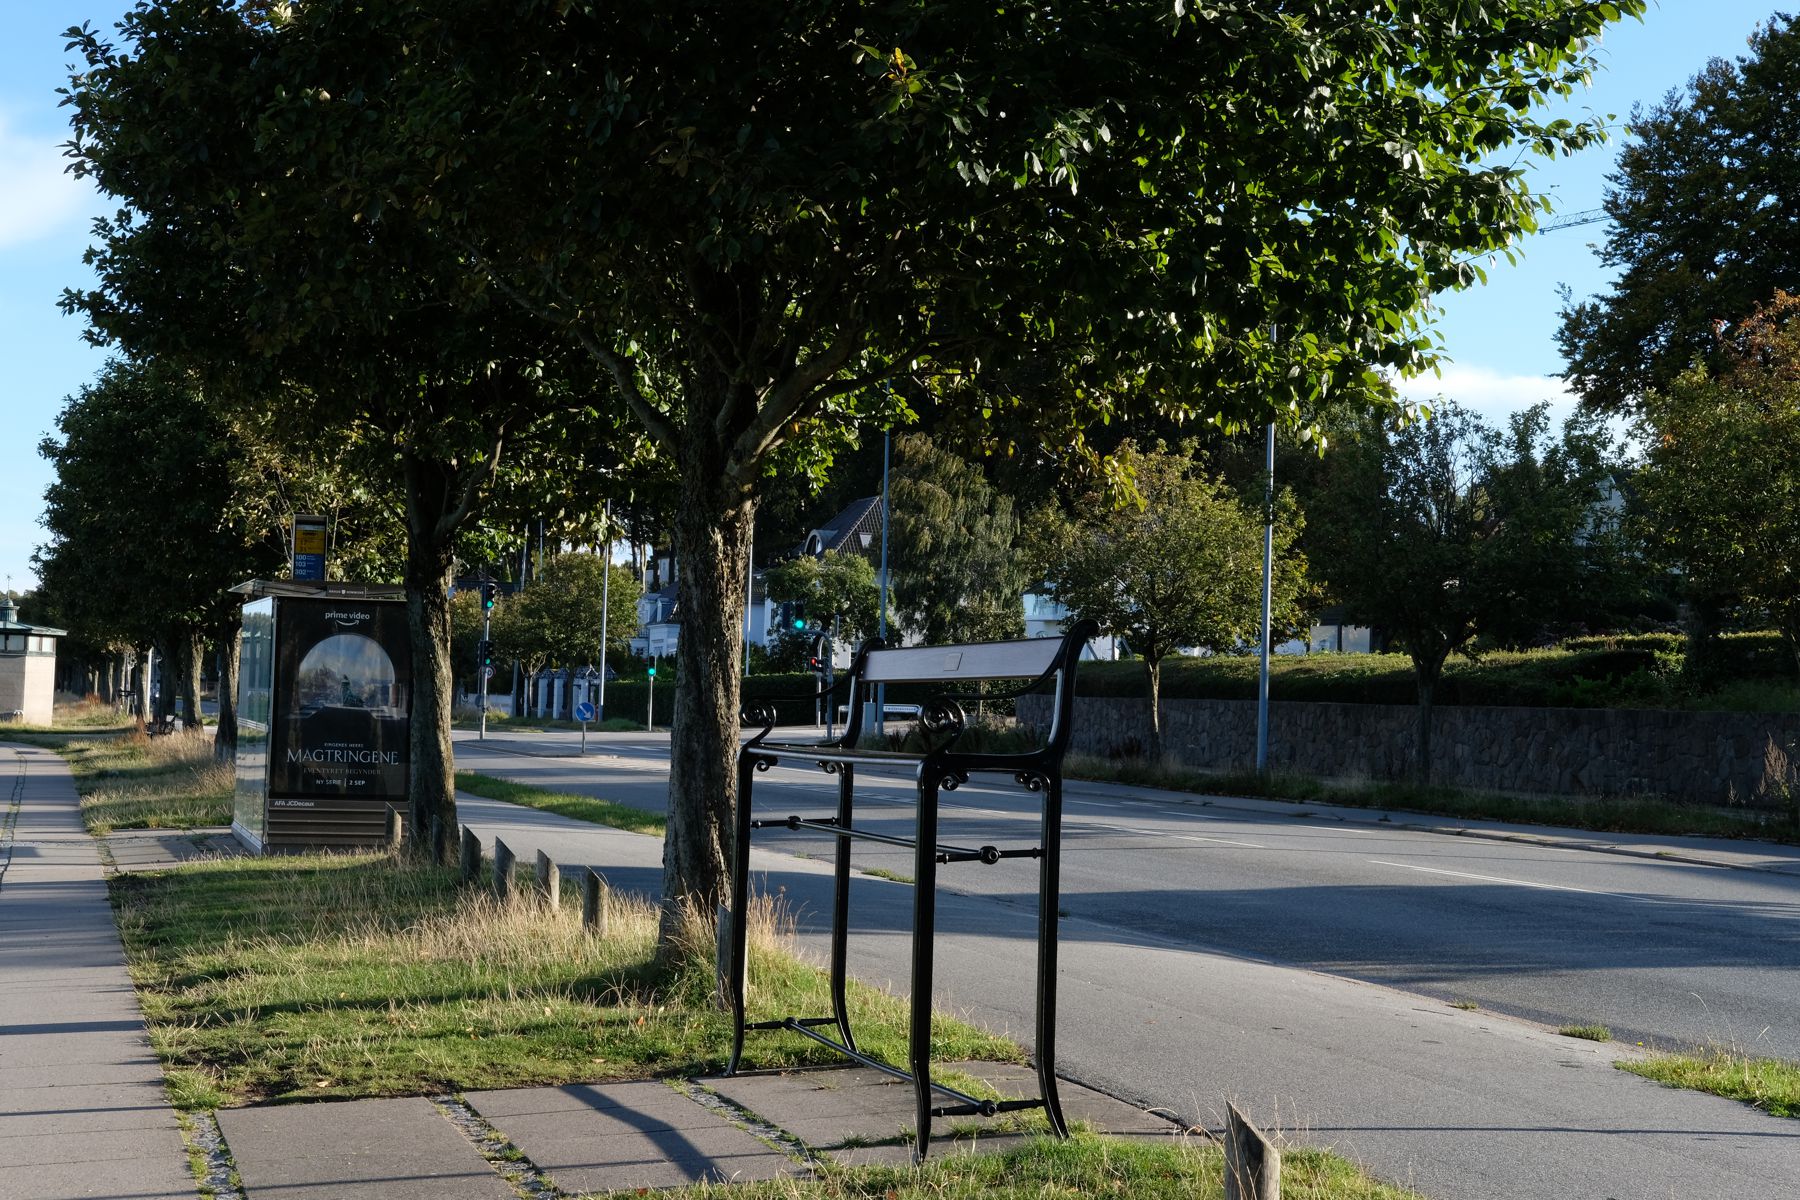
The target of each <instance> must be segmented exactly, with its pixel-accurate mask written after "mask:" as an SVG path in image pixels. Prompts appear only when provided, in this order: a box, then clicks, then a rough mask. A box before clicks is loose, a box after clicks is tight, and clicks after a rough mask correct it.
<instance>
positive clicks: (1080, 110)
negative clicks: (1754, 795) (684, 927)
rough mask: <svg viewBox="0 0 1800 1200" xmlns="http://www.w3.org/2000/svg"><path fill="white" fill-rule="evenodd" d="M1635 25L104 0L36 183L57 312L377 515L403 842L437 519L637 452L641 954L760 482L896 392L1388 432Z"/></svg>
mask: <svg viewBox="0 0 1800 1200" xmlns="http://www.w3.org/2000/svg"><path fill="white" fill-rule="evenodd" d="M1642 9H1643V4H1642V3H1641V0H1606V2H1602V0H1593V2H1586V0H1557V2H1555V3H1544V2H1543V0H1495V2H1490V3H1485V4H1482V5H1479V6H1470V5H1468V4H1466V3H1461V2H1454V3H1453V2H1451V0H1406V2H1403V3H1390V4H1385V5H1373V6H1344V5H1342V4H1338V3H1335V2H1327V0H1303V2H1302V3H1300V4H1298V5H1280V6H1272V5H1269V4H1267V3H1264V2H1263V0H1217V2H1213V3H1208V4H1205V5H1191V4H1177V5H1175V6H1173V7H1172V8H1171V6H1170V5H1169V4H1168V3H1167V2H1166V0H1125V2H1121V0H1083V2H1080V3H1072V4H1065V5H1060V6H1059V7H1058V9H1057V13H1056V17H1055V19H1054V20H1052V21H1046V20H1045V19H1043V17H1042V14H1041V12H1040V11H1039V10H1038V9H1036V8H1033V7H1031V6H1010V5H1003V6H993V5H985V6H984V5H949V6H946V5H941V4H937V3H931V2H928V0H899V2H896V3H889V4H884V5H880V6H869V5H867V4H863V3H856V2H852V0H820V2H818V3H812V4H803V5H795V4H792V3H789V2H787V0H779V2H778V0H746V2H744V3H738V4H733V5H727V6H720V5H716V4H711V3H690V2H688V0H658V2H657V3H654V4H648V5H644V4H639V5H611V4H599V3H586V2H582V0H577V2H575V3H570V2H568V0H508V2H504V3H495V2H494V0H432V2H431V3H425V2H424V0H373V2H371V0H309V2H308V3H305V4H298V5H286V4H281V5H268V4H263V3H247V2H246V3H238V2H233V0H147V2H146V3H144V4H140V5H138V6H136V7H135V8H134V9H133V10H132V11H131V13H130V14H128V15H127V16H126V18H125V19H124V21H123V23H122V26H121V31H120V41H118V42H114V41H113V40H112V39H111V38H110V37H109V36H107V35H103V34H101V33H98V32H95V31H92V30H87V29H79V30H75V31H72V32H71V40H72V43H73V46H74V49H75V50H76V52H77V53H78V54H79V55H80V57H81V59H82V60H83V62H82V67H81V69H80V71H79V73H78V74H77V75H76V76H75V78H74V79H73V80H72V82H71V86H70V89H69V95H68V102H69V106H70V110H71V113H72V114H73V119H74V128H75V135H74V139H73V142H72V144H71V147H70V154H71V158H72V161H73V162H74V164H75V168H76V170H78V171H79V172H81V173H83V174H85V175H87V176H89V177H91V178H92V179H93V180H94V181H95V182H96V183H97V184H98V186H99V187H100V188H101V189H102V190H103V191H104V192H106V193H107V194H108V195H110V196H112V197H114V198H116V200H117V204H118V209H117V211H116V214H115V215H114V216H111V217H108V218H106V219H104V220H102V221H101V222H100V223H99V225H98V227H97V240H96V245H95V248H94V251H93V254H92V256H91V257H92V262H93V265H94V267H95V269H96V272H97V275H98V282H97V284H96V286H95V287H94V288H93V289H92V290H91V291H88V292H85V293H80V294H75V295H71V296H70V297H69V306H70V307H71V308H72V309H75V310H77V311H80V312H82V313H83V314H85V315H86V316H87V317H88V319H89V320H90V322H91V323H92V325H93V327H94V329H95V331H96V336H97V337H99V338H101V339H103V340H106V341H109V342H111V343H113V344H115V345H117V346H118V347H120V348H121V350H122V351H124V352H125V353H126V354H128V355H129V356H130V357H131V358H132V359H133V360H134V361H138V362H155V363H175V364H179V365H180V369H182V370H183V371H187V372H192V373H194V374H196V375H197V376H198V377H199V378H201V379H202V380H203V382H204V388H203V395H204V397H205V401H206V403H207V404H208V405H209V406H211V407H216V408H217V409H218V410H220V411H222V412H225V413H228V414H230V416H231V419H232V420H233V421H234V422H236V423H237V424H238V425H240V426H248V427H251V428H255V429H257V430H259V431H262V432H264V433H266V434H267V435H268V436H272V437H275V438H276V439H278V441H279V442H280V444H281V445H282V446H283V447H284V448H293V449H294V450H295V451H296V453H298V452H299V451H300V450H301V449H303V448H311V447H328V448H334V449H335V448H337V447H343V446H354V447H355V448H356V453H357V454H358V455H359V459H358V461H359V463H360V464H361V465H360V468H359V474H360V477H361V478H363V479H365V480H368V481H370V482H371V485H372V486H379V487H380V488H382V489H383V490H384V491H385V492H386V494H387V495H389V496H391V497H393V498H394V500H395V505H394V510H395V511H396V512H397V513H398V514H399V515H400V517H401V518H402V521H401V524H402V527H403V529H404V532H405V539H404V556H403V570H402V572H401V573H402V576H403V579H404V582H405V584H406V585H407V592H408V604H409V615H410V621H411V628H412V631H413V637H414V648H413V653H414V663H415V671H416V676H415V680H416V686H415V694H414V702H415V703H414V721H413V728H414V745H413V753H412V763H413V783H412V786H413V791H414V797H413V805H412V807H413V810H414V811H413V816H414V821H413V822H412V825H413V827H414V828H418V829H427V828H431V827H434V826H435V827H437V828H439V829H441V830H444V831H451V830H454V829H455V828H456V822H455V817H454V793H453V781H452V777H451V773H450V771H451V763H450V747H449V732H448V731H449V715H450V714H449V705H450V697H451V691H452V688H451V659H450V651H449V645H450V621H449V610H448V600H447V599H446V596H447V592H448V584H449V582H450V580H451V578H452V576H453V572H454V568H455V564H456V560H457V557H458V553H459V550H461V551H463V557H464V559H465V561H483V559H484V557H489V556H491V555H488V556H484V555H482V554H481V553H479V552H476V553H470V552H469V549H470V548H469V547H467V546H463V545H461V541H462V539H465V538H469V537H471V536H476V535H477V534H478V533H479V531H480V530H481V529H482V528H483V527H484V522H485V523H486V527H487V528H493V529H504V528H508V527H513V528H516V527H517V525H516V523H514V524H510V525H509V523H508V522H506V521H503V520H499V519H497V518H498V517H499V516H500V515H501V514H503V513H504V512H505V510H506V508H507V507H508V505H509V503H512V502H515V501H520V500H529V501H531V508H534V509H535V510H536V511H543V512H549V513H553V514H555V513H561V514H563V520H564V521H565V522H566V523H567V524H569V525H571V526H579V525H581V524H582V523H584V522H585V523H586V524H587V525H588V526H589V527H590V528H589V529H588V530H587V536H586V537H582V538H577V539H576V540H582V541H587V542H597V541H599V540H602V538H603V537H604V536H607V534H606V531H602V530H598V529H594V528H592V527H593V526H595V525H597V524H598V523H599V522H598V514H599V513H600V512H601V511H602V510H601V504H600V500H601V499H603V498H605V497H607V496H611V497H613V498H615V499H619V500H621V501H623V500H624V499H626V498H627V497H628V496H634V495H636V494H637V486H636V484H635V483H634V482H633V472H634V471H635V470H636V469H637V468H638V467H640V466H641V465H643V464H645V463H646V462H647V461H654V463H655V464H656V468H655V470H652V471H649V472H647V473H648V474H651V475H654V476H656V477H658V478H659V479H661V480H662V481H663V485H664V486H666V484H667V483H668V482H669V481H671V480H672V481H673V483H674V485H675V486H674V491H673V495H674V501H673V508H674V515H673V522H672V533H673V543H674V547H675V552H676V556H677V558H678V560H679V563H680V569H679V572H678V576H677V578H678V592H679V601H678V602H679V605H680V609H681V614H682V630H683V636H682V639H681V650H680V655H681V668H680V671H679V673H678V675H679V681H680V682H679V685H678V687H677V689H676V696H675V703H674V718H673V720H674V728H675V739H674V748H673V752H672V770H671V782H670V788H671V796H670V812H669V822H668V853H667V855H666V859H665V861H666V879H665V886H664V900H665V903H666V905H667V906H668V908H667V911H668V912H669V914H670V920H669V922H668V923H667V924H666V926H665V932H666V933H667V934H668V935H669V937H670V938H671V939H672V938H673V936H674V933H675V931H676V929H677V927H678V921H677V920H676V914H678V913H679V912H680V911H681V910H683V909H686V908H688V907H694V908H697V909H698V911H700V912H702V913H712V912H713V911H715V906H716V904H717V902H718V901H719V899H720V898H721V897H722V896H723V894H724V886H725V873H726V867H725V864H726V862H727V856H726V854H725V849H726V841H727V838H728V836H729V834H728V831H729V828H730V814H731V809H732V803H733V788H734V773H733V770H732V759H733V755H734V752H735V749H736V743H737V711H738V696H739V687H738V681H739V662H740V661H741V657H742V642H741V632H740V630H741V616H742V597H743V595H744V584H745V575H744V572H745V569H746V560H747V555H746V550H747V548H748V544H749V539H750V530H751V526H752V522H753V519H754V516H755V513H756V509H757V505H758V503H759V500H760V499H761V497H762V495H763V494H764V492H765V490H766V489H767V488H768V486H769V481H770V480H771V479H772V478H779V477H794V476H805V475H815V476H816V475H818V474H819V473H822V472H823V471H825V470H826V468H827V467H828V466H829V464H830V462H831V460H832V458H833V456H834V455H835V454H837V453H838V452H840V451H841V449H842V448H843V447H844V446H845V445H847V444H848V442H849V441H851V440H853V438H854V434H855V431H856V429H857V428H858V427H859V426H861V425H864V424H867V423H873V424H875V425H877V426H879V425H883V424H889V423H892V422H894V421H896V420H898V419H903V418H904V417H905V416H906V414H907V413H908V412H909V411H911V410H912V408H913V406H914V405H915V404H916V403H917V402H918V398H919V397H921V396H926V397H930V398H931V399H932V401H933V402H934V403H939V404H941V405H942V406H943V407H944V408H945V410H946V411H950V412H952V413H954V414H955V415H956V417H957V420H958V421H959V422H960V423H961V425H962V427H963V428H964V429H965V431H966V432H967V434H968V437H969V440H970V441H971V442H973V443H975V444H977V445H980V446H982V447H983V448H985V449H988V450H991V451H993V452H995V453H997V454H1000V455H1004V454H1006V453H1007V452H1009V451H1013V452H1020V451H1024V450H1028V449H1029V448H1030V447H1033V446H1040V445H1041V446H1045V447H1050V448H1052V449H1051V453H1052V454H1054V455H1055V456H1056V457H1058V458H1059V459H1061V460H1062V461H1063V462H1064V463H1065V464H1068V465H1071V466H1077V467H1078V466H1080V465H1081V464H1084V463H1085V464H1089V465H1092V464H1093V463H1094V461H1095V455H1094V453H1093V447H1092V446H1091V445H1090V443H1089V442H1088V441H1087V431H1088V430H1089V429H1090V428H1094V427H1096V426H1098V425H1099V424H1100V423H1102V422H1104V421H1106V420H1108V419H1112V418H1126V417H1129V416H1132V415H1134V414H1138V415H1141V414H1150V413H1160V414H1165V415H1167V416H1170V417H1171V418H1173V417H1183V418H1187V419H1209V420H1213V421H1216V422H1218V423H1219V424H1221V425H1223V426H1225V427H1246V426H1260V425H1261V424H1262V423H1263V422H1264V421H1266V420H1269V419H1271V418H1273V419H1276V420H1278V421H1280V422H1282V423H1283V424H1284V425H1286V426H1287V427H1289V428H1292V429H1304V428H1309V427H1311V426H1313V425H1314V424H1315V423H1317V422H1318V421H1319V420H1320V419H1321V417H1322V415H1323V414H1324V413H1325V412H1326V411H1327V410H1328V409H1329V408H1330V406H1332V405H1334V404H1336V405H1342V406H1343V407H1345V408H1346V409H1351V410H1357V411H1371V410H1387V409H1390V408H1391V406H1392V401H1391V398H1390V396H1389V394H1388V392H1387V390H1386V388H1385V386H1384V385H1383V383H1382V381H1381V379H1380V376H1379V373H1378V372H1379V369H1380V368H1389V369H1395V370H1402V371H1410V370H1417V369H1420V368H1422V367H1425V366H1427V365H1428V364H1429V362H1430V360H1431V350H1430V344H1429V341H1428V339H1427V337H1426V335H1425V332H1424V330H1423V329H1422V323H1423V314H1424V312H1425V306H1426V303H1427V301H1428V299H1429V297H1430V295H1431V293H1432V292H1434V291H1436V290H1440V289H1443V288H1449V287H1458V286H1465V285H1466V284H1468V283H1470V282H1472V281H1473V280H1474V279H1475V277H1476V271H1475V268H1474V267H1472V266H1471V265H1470V264H1471V262H1472V261H1474V260H1476V259H1478V258H1480V257H1481V256H1484V255H1487V254H1492V253H1499V252H1503V251H1504V250H1505V249H1506V248H1507V246H1508V245H1509V244H1510V243H1511V242H1512V241H1513V239H1514V238H1515V237H1516V236H1517V235H1518V234H1519V233H1520V232H1521V231H1523V230H1527V229H1529V228H1531V226H1532V225H1533V223H1534V221H1535V218H1536V214H1537V213H1538V212H1539V211H1541V208H1540V204H1539V201H1538V199H1537V198H1536V197H1534V196H1532V195H1531V194H1529V192H1528V190H1527V189H1526V187H1525V186H1524V184H1523V182H1522V177H1521V174H1520V173H1519V171H1518V170H1517V169H1516V168H1513V167H1508V166H1493V165H1490V164H1493V163H1496V162H1504V161H1507V160H1508V155H1507V153H1506V151H1507V149H1508V148H1509V147H1518V148H1520V149H1532V150H1537V151H1540V152H1543V153H1561V152H1566V151H1570V150H1574V149H1578V148H1580V147H1581V146H1583V145H1586V144H1588V143H1590V142H1592V141H1593V140H1594V139H1596V138H1597V137H1598V136H1600V130H1599V127H1598V124H1597V123H1587V122H1582V123H1571V122H1566V121H1560V120H1557V121H1551V120H1546V119H1540V118H1539V117H1538V116H1537V115H1536V105H1537V104H1538V103H1539V102H1540V101H1542V100H1545V99H1547V98H1551V97H1555V96H1559V95H1567V94H1569V93H1570V92H1571V91H1572V90H1573V89H1574V88H1575V87H1577V86H1579V85H1580V84H1581V83H1582V82H1583V81H1584V80H1585V78H1586V77H1587V74H1588V72H1589V70H1590V69H1591V66H1592V60H1591V57H1590V55H1589V52H1588V47H1589V42H1590V40H1591V39H1592V38H1593V37H1595V36H1596V35H1598V34H1599V32H1600V31H1601V30H1602V29H1603V28H1604V26H1605V25H1606V23H1607V22H1608V21H1610V20H1615V19H1617V18H1618V17H1619V16H1620V15H1621V13H1626V14H1636V13H1639V12H1641V11H1642ZM1277 330H1279V334H1277V332H1276V331H1277ZM645 486H649V485H645ZM530 510H531V509H526V511H530ZM432 850H433V852H434V853H436V854H439V855H443V854H445V853H447V847H446V846H436V847H433V848H432Z"/></svg>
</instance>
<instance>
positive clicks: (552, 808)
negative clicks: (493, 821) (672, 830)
mask: <svg viewBox="0 0 1800 1200" xmlns="http://www.w3.org/2000/svg"><path fill="white" fill-rule="evenodd" d="M456 787H457V790H458V791H464V792H472V793H473V794H475V795H477V796H484V797H486V798H487V799H489V800H504V801H506V802H507V803H508V804H521V805H524V806H525V807H526V808H540V809H542V810H544V811H545V812H552V813H555V814H556V815H557V816H559V817H571V818H573V819H574V820H577V821H588V822H591V823H593V824H595V825H611V826H612V827H613V828H615V829H629V830H631V831H632V832H633V833H653V834H655V835H656V836H657V837H661V836H662V835H663V832H664V829H665V827H666V825H667V822H666V821H665V819H664V818H663V815H662V814H661V813H654V812H648V811H646V810H644V809H641V808H633V807H632V806H631V805H629V804H620V803H618V802H617V801H613V800H602V799H600V798H599V797H598V796H581V795H577V794H576V793H574V792H553V791H551V790H550V789H549V788H541V787H537V786H535V785H533V784H529V783H514V782H513V781H512V780H510V779H499V778H496V777H495V776H493V775H483V774H481V773H480V772H478V771H458V772H457V773H456Z"/></svg>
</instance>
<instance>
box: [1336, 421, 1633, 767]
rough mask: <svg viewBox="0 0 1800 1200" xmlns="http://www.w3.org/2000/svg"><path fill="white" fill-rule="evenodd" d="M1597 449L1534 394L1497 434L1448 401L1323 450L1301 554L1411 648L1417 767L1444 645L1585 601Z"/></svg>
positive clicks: (1567, 610)
mask: <svg viewBox="0 0 1800 1200" xmlns="http://www.w3.org/2000/svg"><path fill="white" fill-rule="evenodd" d="M1609 449H1610V446H1609V442H1608V439H1607V437H1606V434H1605V430H1604V428H1603V427H1602V426H1601V425H1600V424H1599V423H1598V422H1596V421H1594V420H1592V419H1581V418H1577V419H1574V420H1572V421H1571V423H1570V424H1569V425H1568V426H1566V427H1565V429H1564V431H1563V435H1562V437H1561V438H1560V439H1558V438H1554V437H1552V436H1551V435H1550V432H1549V428H1548V408H1547V407H1546V406H1544V405H1539V406H1538V407H1536V408H1533V409H1530V410H1528V411H1526V412H1524V413H1521V414H1518V415H1516V416H1514V417H1513V418H1512V420H1511V422H1510V424H1509V427H1508V429H1507V431H1506V432H1505V433H1504V434H1502V433H1500V432H1499V431H1496V430H1494V429H1493V428H1491V427H1489V426H1488V425H1486V424H1485V423H1484V422H1483V421H1481V419H1480V418H1479V417H1477V416H1475V415H1474V414H1473V413H1471V412H1469V411H1467V410H1465V409H1462V408H1460V407H1458V406H1457V405H1455V404H1453V403H1450V404H1443V405H1441V406H1439V407H1437V408H1436V409H1435V410H1434V411H1433V412H1432V414H1431V417H1430V418H1429V419H1428V420H1421V421H1415V422H1413V423H1411V424H1409V425H1407V426H1406V427H1405V428H1403V429H1401V430H1399V431H1398V432H1390V431H1387V430H1385V429H1371V430H1370V431H1369V432H1367V433H1366V434H1365V435H1364V436H1363V437H1361V438H1360V439H1357V440H1355V441H1353V442H1352V443H1350V444H1349V445H1346V446H1343V447H1340V450H1339V452H1338V453H1337V454H1336V455H1335V456H1334V461H1332V462H1330V463H1329V464H1328V474H1327V479H1326V483H1325V486H1324V489H1323V491H1322V493H1321V495H1320V496H1319V499H1318V502H1317V503H1318V509H1319V518H1318V519H1317V520H1315V521H1314V523H1313V524H1314V537H1313V539H1312V542H1311V545H1312V547H1313V558H1312V563H1313V566H1314V568H1315V569H1316V570H1317V571H1318V572H1319V573H1320V575H1321V576H1322V577H1323V578H1324V580H1325V581H1326V583H1327V586H1328V588H1329V590H1330V591H1331V593H1332V594H1333V595H1334V596H1335V597H1336V599H1338V600H1339V601H1340V602H1342V603H1343V604H1344V606H1345V607H1346V609H1347V610H1348V611H1349V615H1350V617H1351V619H1353V620H1355V621H1358V622H1360V623H1363V624H1367V625H1372V626H1375V627H1377V628H1379V629H1382V630H1385V631H1386V632H1387V633H1388V634H1389V635H1391V636H1393V637H1395V638H1397V639H1398V640H1399V642H1400V643H1401V645H1402V646H1403V648H1404V649H1405V650H1406V653H1407V654H1408V656H1410V657H1411V659H1412V662H1413V669H1414V671H1415V673H1416V675H1417V677H1418V690H1419V736H1418V741H1417V744H1416V746H1417V772H1418V774H1419V776H1420V777H1421V778H1424V777H1427V776H1428V775H1429V773H1430V764H1431V711H1432V698H1433V693H1434V689H1435V688H1436V686H1437V681H1438V677H1439V675H1440V674H1441V673H1442V670H1443V666H1444V663H1445V661H1446V660H1447V659H1448V658H1449V656H1450V655H1451V654H1453V653H1457V652H1459V651H1463V652H1466V651H1467V650H1468V649H1469V648H1470V646H1471V643H1473V642H1474V640H1475V639H1476V638H1477V637H1479V636H1484V635H1485V636H1486V637H1487V638H1488V639H1489V640H1491V641H1494V642H1498V643H1500V644H1510V645H1518V644H1532V643H1534V642H1535V641H1537V640H1539V639H1542V638H1545V637H1547V635H1548V634H1549V633H1550V632H1552V631H1554V630H1556V629H1557V628H1558V626H1559V623H1561V622H1566V621H1569V620H1570V619H1571V618H1573V617H1575V616H1576V615H1577V614H1579V613H1580V612H1582V611H1583V609H1584V606H1585V601H1584V599H1583V590H1584V588H1585V587H1586V586H1587V585H1588V583H1589V580H1590V576H1589V574H1588V572H1587V571H1585V570H1584V563H1585V561H1586V547H1587V542H1586V535H1587V533H1588V531H1589V530H1590V529H1591V528H1592V521H1593V519H1594V518H1593V513H1594V510H1595V506H1596V504H1597V503H1598V502H1599V501H1600V500H1601V498H1602V486H1603V484H1604V482H1605V478H1606V475H1607V472H1608V470H1609V468H1610V467H1611V466H1612V465H1613V464H1612V462H1611V460H1610V458H1609V453H1608V452H1609Z"/></svg>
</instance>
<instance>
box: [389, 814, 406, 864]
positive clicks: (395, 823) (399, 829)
mask: <svg viewBox="0 0 1800 1200" xmlns="http://www.w3.org/2000/svg"><path fill="white" fill-rule="evenodd" d="M387 812H388V822H387V840H388V849H389V850H392V851H394V852H395V853H399V850H400V843H401V841H402V840H403V839H404V838H405V836H406V822H405V820H404V819H403V818H402V817H401V816H400V810H399V809H397V808H395V807H394V806H393V805H391V804H390V805H388V810H387Z"/></svg>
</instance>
